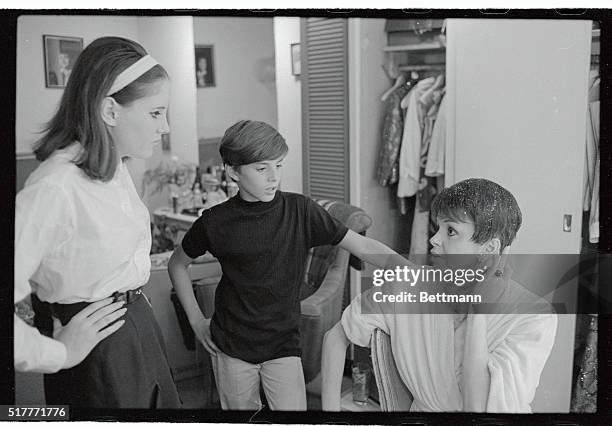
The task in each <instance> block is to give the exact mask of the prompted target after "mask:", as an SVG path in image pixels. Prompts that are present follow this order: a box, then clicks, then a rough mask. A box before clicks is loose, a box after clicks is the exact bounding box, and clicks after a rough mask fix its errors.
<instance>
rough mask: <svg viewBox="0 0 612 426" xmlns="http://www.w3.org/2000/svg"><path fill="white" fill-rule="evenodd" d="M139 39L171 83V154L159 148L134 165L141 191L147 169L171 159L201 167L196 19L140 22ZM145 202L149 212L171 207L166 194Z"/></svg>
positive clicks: (136, 182) (137, 185)
mask: <svg viewBox="0 0 612 426" xmlns="http://www.w3.org/2000/svg"><path fill="white" fill-rule="evenodd" d="M138 37H139V42H140V43H141V44H142V45H143V46H144V48H145V49H147V51H148V52H149V53H150V54H151V55H152V56H153V57H155V58H156V59H157V60H158V61H159V63H160V64H162V65H163V66H164V68H165V69H166V71H168V75H169V77H170V80H171V83H172V88H171V97H170V106H169V108H168V118H169V122H170V147H171V154H170V153H168V152H162V151H161V149H159V148H158V149H156V151H155V152H154V155H153V157H151V158H149V159H147V160H146V162H144V161H142V160H132V161H131V164H130V171H131V172H132V177H133V178H134V183H135V184H136V188H139V190H140V188H141V179H142V174H143V173H144V171H145V169H153V168H155V167H157V165H159V164H160V162H162V161H164V162H170V158H169V157H170V155H173V156H176V157H178V159H179V161H180V162H185V163H192V164H194V166H195V165H196V164H197V163H198V136H197V119H196V105H197V102H196V85H195V63H194V59H193V43H194V42H193V18H192V17H191V16H173V17H147V18H139V20H138ZM145 164H146V165H145ZM143 198H144V201H145V204H146V205H147V207H148V208H149V211H154V210H155V209H156V208H158V207H161V206H165V205H167V204H168V198H167V196H166V194H165V193H163V194H161V195H160V196H155V197H149V196H148V194H145V195H144V197H143Z"/></svg>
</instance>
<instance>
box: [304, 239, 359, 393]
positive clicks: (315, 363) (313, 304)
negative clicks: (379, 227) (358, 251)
mask: <svg viewBox="0 0 612 426" xmlns="http://www.w3.org/2000/svg"><path fill="white" fill-rule="evenodd" d="M348 259H349V253H348V252H347V251H346V250H343V249H339V250H338V252H337V254H336V258H335V259H334V262H333V263H332V264H331V266H330V267H329V269H328V271H327V274H326V275H325V278H324V279H323V282H322V283H321V286H320V287H319V288H318V289H317V291H315V292H314V293H313V294H312V295H310V296H309V297H307V298H306V299H304V300H302V301H301V315H300V334H301V347H302V366H303V367H304V379H305V381H306V383H308V382H310V381H311V380H312V379H314V378H315V377H316V376H317V374H319V371H321V350H322V347H323V337H324V336H325V333H326V332H327V331H328V330H329V329H330V328H331V327H332V326H333V325H334V324H335V323H336V322H338V321H339V320H340V316H341V315H342V298H343V296H344V286H345V282H346V271H347V270H348Z"/></svg>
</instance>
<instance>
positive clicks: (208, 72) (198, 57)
mask: <svg viewBox="0 0 612 426" xmlns="http://www.w3.org/2000/svg"><path fill="white" fill-rule="evenodd" d="M195 66H196V86H197V87H198V88H201V87H214V86H215V63H214V56H213V46H212V45H196V46H195Z"/></svg>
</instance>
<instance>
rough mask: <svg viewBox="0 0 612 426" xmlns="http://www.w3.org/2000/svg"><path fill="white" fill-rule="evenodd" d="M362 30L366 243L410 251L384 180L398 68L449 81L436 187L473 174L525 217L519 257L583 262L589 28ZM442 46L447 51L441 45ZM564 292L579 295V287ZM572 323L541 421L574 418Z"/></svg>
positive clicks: (355, 112) (358, 169)
mask: <svg viewBox="0 0 612 426" xmlns="http://www.w3.org/2000/svg"><path fill="white" fill-rule="evenodd" d="M358 21H359V22H356V23H354V24H350V23H349V64H350V65H349V75H351V78H352V79H353V80H352V84H350V90H349V99H350V105H351V114H350V126H351V129H353V131H352V132H351V134H352V136H351V145H350V150H351V152H354V151H358V153H359V154H358V155H357V154H353V153H351V155H350V159H351V172H355V173H358V175H359V176H360V180H359V182H356V183H355V184H356V185H357V186H358V188H356V189H353V188H351V202H352V203H355V204H358V205H360V206H361V207H363V208H364V209H365V210H366V211H368V212H371V213H372V214H373V217H374V223H373V225H372V228H370V235H371V236H372V237H374V238H377V239H380V240H381V241H383V242H385V243H387V244H389V245H390V246H392V247H394V248H396V249H398V247H399V245H398V235H399V236H402V237H403V238H402V241H403V242H405V240H406V236H407V235H411V232H412V227H411V226H410V227H408V226H407V224H406V219H405V217H403V216H402V215H400V214H399V207H398V205H397V202H396V198H397V197H396V195H394V194H393V193H389V189H388V188H387V187H383V186H381V185H380V183H379V182H378V173H377V167H378V164H379V152H380V145H381V143H382V142H381V140H382V129H383V125H384V116H385V107H384V102H381V100H380V98H381V96H382V95H383V94H384V93H385V92H386V91H387V90H388V89H389V88H391V87H392V86H393V85H394V83H395V80H394V79H393V77H394V76H393V75H392V72H393V66H396V67H397V69H398V70H399V69H400V68H401V70H402V72H404V73H407V74H411V73H412V71H413V70H414V71H416V72H417V73H423V72H425V73H432V74H433V73H435V72H436V71H438V72H440V71H443V72H444V77H445V93H444V98H443V99H444V102H445V105H446V107H445V108H446V110H445V133H446V134H445V147H444V167H443V170H444V174H443V182H442V183H441V184H440V182H436V183H437V184H438V185H443V186H450V185H452V184H453V183H456V182H458V181H461V180H463V179H466V178H468V177H482V178H487V179H491V180H494V181H496V182H498V183H499V184H501V185H502V186H504V187H506V188H507V189H509V190H510V191H511V192H512V193H513V194H514V195H515V196H516V198H517V201H518V203H519V205H520V207H521V210H522V212H523V225H522V227H521V230H520V231H519V234H518V236H517V238H516V240H515V242H514V244H513V247H512V250H513V253H524V254H561V253H564V254H575V255H578V254H579V253H580V251H581V229H582V215H583V209H582V207H583V183H584V169H585V150H586V148H585V134H586V119H585V117H586V114H587V105H588V92H589V90H588V89H589V69H590V62H591V37H592V28H591V26H592V23H591V21H585V20H537V19H525V20H523V19H512V20H511V19H447V20H446V21H445V24H444V22H443V21H442V22H436V21H435V20H431V22H422V21H423V20H412V21H418V22H412V23H411V22H410V21H411V20H401V21H390V20H387V21H386V22H379V21H378V20H375V19H362V20H358ZM425 21H426V20H425ZM400 22H401V23H400ZM398 26H403V27H402V28H401V29H399V30H398V28H399V27H398ZM443 26H444V32H442V29H443ZM381 32H382V34H381ZM441 35H443V36H444V37H443V38H442V39H440V37H439V36H441ZM440 41H442V42H443V43H442V44H443V45H444V46H443V47H442V46H440V45H439V44H438V45H435V44H433V43H438V42H440ZM390 57H391V58H392V59H390ZM382 64H385V69H383V68H382V67H381V65H382ZM387 74H389V76H387ZM390 77H391V78H390ZM353 135H354V137H353ZM353 182H354V181H353V179H351V185H353ZM441 187H442V186H440V188H441ZM412 198H413V200H414V199H415V197H412ZM413 202H414V201H413ZM408 216H409V215H408ZM410 225H411V224H410ZM402 241H400V242H399V244H401V242H402ZM537 259H539V258H537ZM542 266H543V267H544V268H546V267H548V268H552V267H553V266H554V265H542ZM557 273H558V272H557ZM366 281H367V280H362V281H361V284H362V285H365V284H366ZM564 290H565V291H567V292H569V293H576V292H577V282H572V283H570V285H567V286H565V287H564ZM573 308H574V307H572V306H570V307H568V312H572V309H573ZM575 323H576V316H575V315H572V314H563V315H560V316H559V326H558V331H557V339H556V343H555V347H554V348H553V351H552V353H551V355H550V358H549V361H548V363H547V366H546V368H545V370H544V371H543V373H542V377H541V381H540V387H539V388H538V391H537V392H536V396H535V398H534V402H533V404H532V408H533V410H534V411H536V412H568V411H569V409H570V396H571V385H572V364H573V355H574V354H573V349H574V347H573V345H574V331H575Z"/></svg>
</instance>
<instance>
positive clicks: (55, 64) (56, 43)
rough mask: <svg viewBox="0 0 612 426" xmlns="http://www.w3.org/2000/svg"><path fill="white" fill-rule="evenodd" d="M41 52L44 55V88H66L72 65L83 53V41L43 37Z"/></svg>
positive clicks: (75, 38)
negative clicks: (42, 51)
mask: <svg viewBox="0 0 612 426" xmlns="http://www.w3.org/2000/svg"><path fill="white" fill-rule="evenodd" d="M43 50H44V53H45V86H46V87H51V88H64V87H66V84H67V83H68V79H69V78H70V73H71V72H72V68H73V67H74V63H75V61H76V59H77V57H78V56H79V54H80V53H81V52H82V51H83V39H82V38H80V37H66V36H54V35H43Z"/></svg>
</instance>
